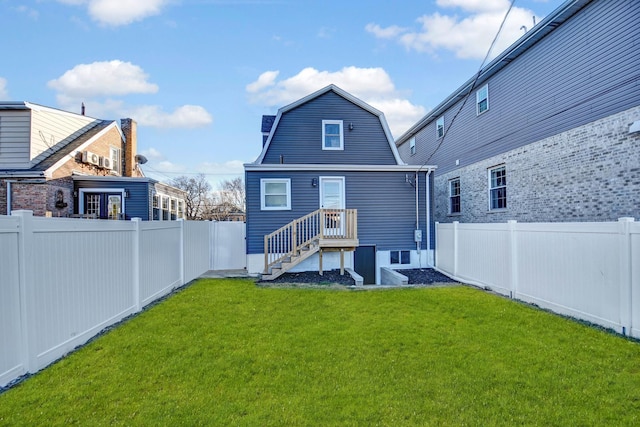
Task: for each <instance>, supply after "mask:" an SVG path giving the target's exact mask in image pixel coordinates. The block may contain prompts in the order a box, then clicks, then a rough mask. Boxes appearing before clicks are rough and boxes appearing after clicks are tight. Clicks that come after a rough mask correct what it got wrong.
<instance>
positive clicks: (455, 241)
mask: <svg viewBox="0 0 640 427" xmlns="http://www.w3.org/2000/svg"><path fill="white" fill-rule="evenodd" d="M458 224H460V223H459V222H458V221H453V277H458Z"/></svg>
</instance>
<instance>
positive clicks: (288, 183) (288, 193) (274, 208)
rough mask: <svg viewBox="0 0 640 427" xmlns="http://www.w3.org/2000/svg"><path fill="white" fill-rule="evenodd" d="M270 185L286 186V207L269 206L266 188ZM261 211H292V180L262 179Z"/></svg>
mask: <svg viewBox="0 0 640 427" xmlns="http://www.w3.org/2000/svg"><path fill="white" fill-rule="evenodd" d="M270 183H278V184H281V183H285V184H286V187H285V188H286V196H287V205H286V206H267V203H266V196H267V194H266V186H267V184H270ZM260 210H263V211H289V210H291V179H290V178H261V179H260Z"/></svg>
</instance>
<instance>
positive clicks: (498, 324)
mask: <svg viewBox="0 0 640 427" xmlns="http://www.w3.org/2000/svg"><path fill="white" fill-rule="evenodd" d="M639 423H640V344H638V343H637V342H633V341H629V340H626V339H624V338H622V337H618V336H614V335H611V334H609V333H606V332H603V331H600V330H597V329H595V328H590V327H587V326H584V325H581V324H579V323H577V322H574V321H571V320H567V319H564V318H561V317H558V316H554V315H552V314H549V313H547V312H543V311H540V310H536V309H534V308H531V307H528V306H525V305H522V304H518V303H515V302H513V301H509V300H507V299H504V298H501V297H498V296H495V295H492V294H489V293H486V292H483V291H480V290H476V289H472V288H469V287H463V286H455V287H442V288H419V289H418V288H416V289H398V290H377V291H370V292H364V291H363V292H351V291H340V290H323V289H275V288H258V287H256V286H255V285H254V283H253V282H252V281H249V280H242V279H235V280H234V279H229V280H224V279H212V280H201V281H199V282H197V283H196V284H194V285H192V286H190V287H188V288H186V289H185V290H183V291H182V292H179V293H177V294H175V295H173V296H172V297H170V298H169V299H167V300H166V301H164V302H162V303H160V304H158V305H156V306H154V307H152V308H151V309H149V310H147V311H145V312H143V313H142V314H140V315H139V316H137V317H136V318H134V319H132V320H129V321H128V322H126V323H124V324H123V325H121V326H119V327H118V328H117V329H114V330H112V331H111V332H109V333H107V334H105V335H104V336H102V337H100V338H99V339H97V340H95V341H93V342H92V343H91V344H89V345H87V346H86V347H84V348H82V349H81V350H79V351H77V352H75V353H74V354H72V355H70V356H69V357H67V358H65V359H63V360H62V361H60V362H58V363H56V364H55V365H53V366H51V367H49V368H47V369H46V370H44V371H42V372H41V373H39V374H37V375H35V376H33V377H32V378H29V379H28V380H26V381H24V382H23V383H22V384H20V385H19V386H17V387H15V388H13V389H11V390H9V391H7V392H5V393H4V394H2V395H0V425H11V426H13V425H29V426H31V425H67V424H78V425H83V426H85V425H91V426H93V425H113V424H115V425H171V426H174V425H185V426H191V425H222V426H226V425H248V426H263V425H305V426H306V425H322V426H326V425H334V426H337V425H339V426H343V425H363V426H370V425H388V426H399V425H455V426H459V425H477V426H487V425H514V424H520V425H522V424H524V425H545V426H551V425H557V426H573V425H581V426H582V425H585V426H587V425H593V426H610V425H615V426H619V425H638V424H639Z"/></svg>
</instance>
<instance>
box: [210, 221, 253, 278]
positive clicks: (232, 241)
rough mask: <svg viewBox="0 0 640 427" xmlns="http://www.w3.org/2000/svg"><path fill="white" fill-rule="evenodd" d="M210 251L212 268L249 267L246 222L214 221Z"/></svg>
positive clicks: (239, 268)
mask: <svg viewBox="0 0 640 427" xmlns="http://www.w3.org/2000/svg"><path fill="white" fill-rule="evenodd" d="M210 253H211V263H210V267H211V270H242V269H245V268H247V251H246V244H245V224H244V222H239V221H215V222H212V223H211V251H210Z"/></svg>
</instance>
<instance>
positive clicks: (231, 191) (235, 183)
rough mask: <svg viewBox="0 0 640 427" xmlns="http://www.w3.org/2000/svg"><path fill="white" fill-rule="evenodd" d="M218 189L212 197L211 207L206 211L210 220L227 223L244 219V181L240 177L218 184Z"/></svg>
mask: <svg viewBox="0 0 640 427" xmlns="http://www.w3.org/2000/svg"><path fill="white" fill-rule="evenodd" d="M219 188H220V189H219V190H218V191H217V192H215V193H214V195H213V205H212V206H211V209H210V210H208V212H207V213H208V214H209V215H210V217H211V219H213V220H216V221H229V220H233V219H237V218H238V217H239V216H240V217H244V213H245V206H246V202H245V189H244V180H243V179H242V178H240V177H238V178H234V179H232V180H231V181H229V180H225V181H222V182H221V183H220V187H219Z"/></svg>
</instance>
